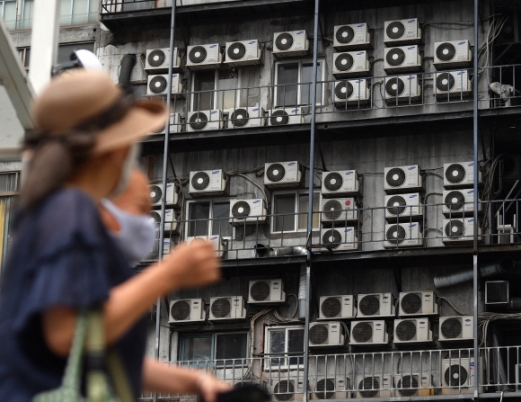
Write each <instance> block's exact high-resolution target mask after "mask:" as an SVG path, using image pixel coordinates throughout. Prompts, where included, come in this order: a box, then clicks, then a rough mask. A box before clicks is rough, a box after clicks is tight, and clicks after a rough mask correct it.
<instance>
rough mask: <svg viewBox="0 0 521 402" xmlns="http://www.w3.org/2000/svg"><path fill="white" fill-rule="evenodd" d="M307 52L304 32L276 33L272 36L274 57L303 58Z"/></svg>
mask: <svg viewBox="0 0 521 402" xmlns="http://www.w3.org/2000/svg"><path fill="white" fill-rule="evenodd" d="M308 51H309V41H308V36H307V33H306V31H302V30H301V31H289V32H276V33H275V34H274V35H273V55H274V56H275V57H292V56H305V55H307V54H308Z"/></svg>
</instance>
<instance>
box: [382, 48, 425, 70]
mask: <svg viewBox="0 0 521 402" xmlns="http://www.w3.org/2000/svg"><path fill="white" fill-rule="evenodd" d="M384 70H385V72H386V73H388V74H389V73H391V74H392V73H404V72H413V71H422V70H423V67H422V56H421V55H420V49H419V48H418V45H408V46H398V47H390V48H386V49H385V51H384Z"/></svg>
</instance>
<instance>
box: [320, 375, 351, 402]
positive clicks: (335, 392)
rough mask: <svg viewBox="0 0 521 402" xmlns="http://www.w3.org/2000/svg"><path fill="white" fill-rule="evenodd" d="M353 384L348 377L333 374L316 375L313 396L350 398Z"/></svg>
mask: <svg viewBox="0 0 521 402" xmlns="http://www.w3.org/2000/svg"><path fill="white" fill-rule="evenodd" d="M352 390H353V384H352V382H351V379H350V378H349V377H344V376H335V377H332V378H326V377H317V382H316V383H315V388H314V392H313V396H314V398H315V399H321V400H322V399H346V398H351V396H352Z"/></svg>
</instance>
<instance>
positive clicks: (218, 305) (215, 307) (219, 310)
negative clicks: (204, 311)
mask: <svg viewBox="0 0 521 402" xmlns="http://www.w3.org/2000/svg"><path fill="white" fill-rule="evenodd" d="M211 310H212V314H213V316H214V317H217V318H225V317H229V316H230V312H231V303H230V299H228V298H225V297H222V298H220V299H216V300H214V302H213V303H212V307H211Z"/></svg>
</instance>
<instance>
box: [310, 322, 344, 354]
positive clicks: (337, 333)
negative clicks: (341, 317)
mask: <svg viewBox="0 0 521 402" xmlns="http://www.w3.org/2000/svg"><path fill="white" fill-rule="evenodd" d="M344 343H345V334H344V327H343V326H342V323H341V322H340V321H327V322H314V323H311V324H310V325H309V347H310V348H326V347H341V346H344Z"/></svg>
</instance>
